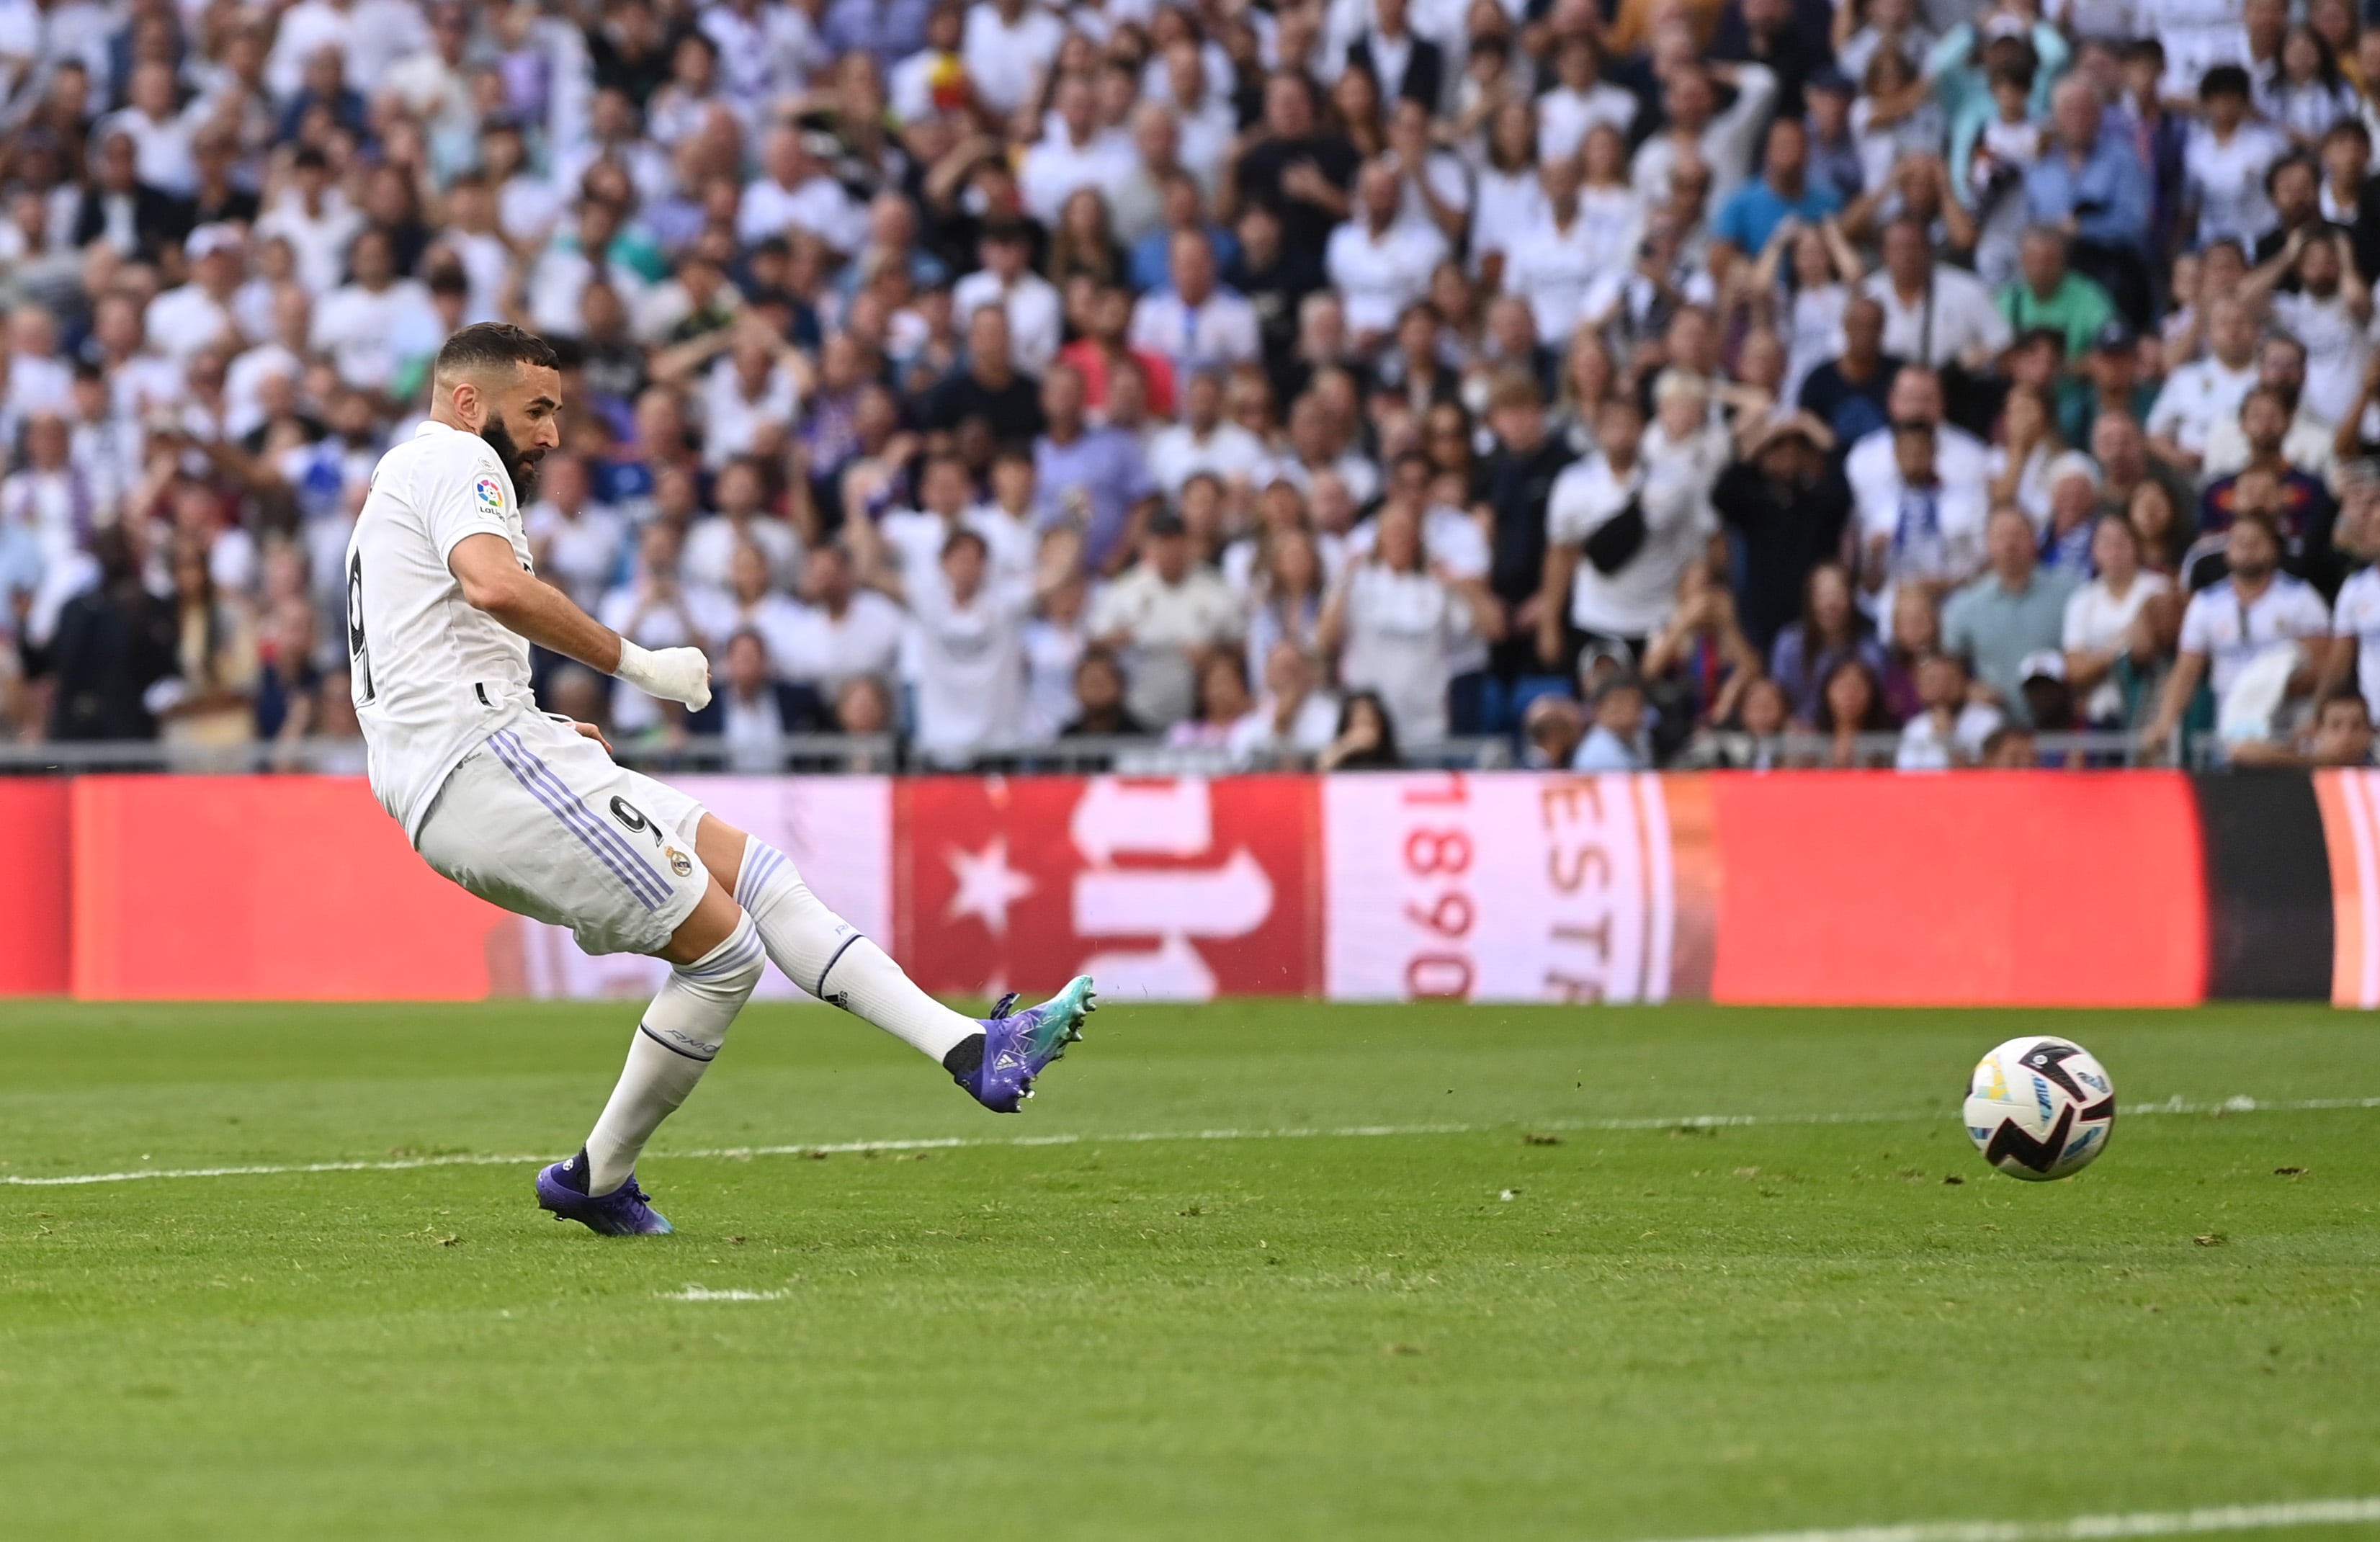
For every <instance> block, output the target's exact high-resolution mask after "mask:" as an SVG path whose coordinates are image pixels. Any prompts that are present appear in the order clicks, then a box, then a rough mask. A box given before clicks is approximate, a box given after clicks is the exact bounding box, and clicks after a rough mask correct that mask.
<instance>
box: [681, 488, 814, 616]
mask: <svg viewBox="0 0 2380 1542" xmlns="http://www.w3.org/2000/svg"><path fill="white" fill-rule="evenodd" d="M764 494H765V488H764V487H763V484H762V482H761V480H760V467H759V464H758V463H756V462H754V461H751V460H749V459H738V460H733V461H730V462H729V463H728V464H727V466H726V467H725V469H723V470H722V471H721V472H720V473H719V480H718V482H717V485H716V486H715V487H714V488H713V489H712V492H711V496H712V498H713V499H714V501H715V502H716V503H717V504H718V505H719V512H718V513H717V514H714V515H712V516H710V517H708V518H705V519H698V520H696V521H695V522H694V528H692V529H690V530H688V531H687V532H686V552H685V555H684V557H683V559H682V561H681V563H680V567H681V570H682V571H683V572H684V574H685V576H686V583H687V585H688V586H689V587H692V588H696V589H727V588H729V587H730V584H731V579H732V565H733V564H734V561H735V549H736V548H737V547H738V546H741V545H743V544H745V543H746V542H747V541H748V542H750V543H751V544H752V545H755V546H758V547H759V549H760V551H761V552H762V554H763V555H765V556H766V557H767V558H768V559H769V567H770V574H771V582H772V583H774V584H776V585H777V586H779V587H780V588H783V587H784V586H786V585H787V584H790V583H791V582H793V581H794V580H795V578H796V577H799V575H800V573H801V565H802V538H801V534H800V532H798V531H797V530H795V528H794V527H793V526H792V525H791V524H789V523H787V522H786V521H784V520H783V519H780V518H778V517H777V516H774V515H772V514H770V513H769V512H768V511H767V510H766V509H764V508H762V507H761V502H762V498H763V496H764Z"/></svg>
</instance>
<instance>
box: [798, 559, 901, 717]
mask: <svg viewBox="0 0 2380 1542" xmlns="http://www.w3.org/2000/svg"><path fill="white" fill-rule="evenodd" d="M802 594H803V597H804V598H805V599H806V600H807V601H808V603H807V605H806V606H805V607H804V608H803V612H802V617H801V624H800V625H798V626H797V627H795V628H794V630H793V634H792V641H791V642H790V643H789V644H788V646H787V648H786V652H785V657H784V658H783V659H781V660H779V661H778V667H779V668H780V669H782V670H783V672H784V673H785V675H786V677H787V678H789V679H794V680H802V681H807V682H808V683H810V684H812V685H815V686H818V688H819V694H820V696H823V697H825V698H828V699H830V700H833V699H839V698H841V697H842V695H843V691H844V686H846V685H848V684H849V683H850V682H852V681H854V680H862V679H877V680H882V679H887V678H889V677H890V676H891V675H892V670H893V666H894V664H895V663H896V662H898V660H899V657H900V652H901V637H902V632H903V630H904V629H905V626H906V625H907V622H906V620H905V618H904V617H903V615H902V613H901V607H900V606H899V605H897V604H895V603H894V602H893V601H891V600H889V599H887V598H885V597H884V596H883V595H881V594H879V593H878V592H877V591H876V590H874V589H863V588H861V587H860V584H859V576H858V574H857V573H856V572H855V571H854V570H853V567H852V563H851V553H849V552H846V551H844V549H843V548H842V547H840V546H835V545H824V546H820V548H819V549H818V550H817V551H815V552H811V553H810V554H809V557H808V560H807V561H806V562H804V563H803V564H802Z"/></svg>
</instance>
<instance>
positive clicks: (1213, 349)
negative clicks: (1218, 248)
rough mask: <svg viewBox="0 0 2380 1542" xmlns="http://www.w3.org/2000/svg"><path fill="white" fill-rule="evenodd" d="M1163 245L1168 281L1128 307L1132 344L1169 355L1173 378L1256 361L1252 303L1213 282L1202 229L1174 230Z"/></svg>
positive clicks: (1210, 247) (1259, 343)
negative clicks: (1165, 287) (1167, 255)
mask: <svg viewBox="0 0 2380 1542" xmlns="http://www.w3.org/2000/svg"><path fill="white" fill-rule="evenodd" d="M1170 251H1171V254H1172V255H1171V265H1172V270H1173V287H1172V289H1170V290H1158V291H1155V292H1153V293H1150V294H1147V295H1144V296H1142V297H1140V300H1139V302H1138V303H1137V304H1135V306H1134V307H1133V311H1132V331H1131V334H1130V341H1131V344H1132V346H1134V347H1135V348H1141V349H1146V350H1147V351H1148V352H1150V353H1154V354H1161V355H1163V356H1164V357H1165V358H1168V359H1170V360H1171V361H1172V365H1173V378H1174V379H1175V380H1177V381H1186V380H1189V379H1190V378H1191V377H1193V376H1194V375H1196V374H1198V373H1200V372H1202V371H1206V370H1228V369H1231V368H1233V366H1235V365H1241V364H1254V363H1255V362H1257V358H1258V357H1259V356H1260V355H1261V352H1262V349H1263V336H1262V334H1261V333H1260V332H1259V331H1258V329H1257V310H1256V307H1255V306H1253V305H1251V304H1249V303H1248V301H1247V299H1246V297H1244V296H1242V295H1241V294H1240V293H1239V292H1238V291H1237V290H1234V289H1227V288H1225V287H1223V286H1222V285H1220V284H1218V283H1217V282H1216V278H1215V247H1214V243H1213V242H1212V241H1210V240H1208V237H1207V233H1206V232H1205V231H1203V230H1180V231H1176V232H1174V234H1173V236H1172V241H1171V243H1170Z"/></svg>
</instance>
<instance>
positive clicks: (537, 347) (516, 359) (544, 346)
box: [437, 322, 561, 375]
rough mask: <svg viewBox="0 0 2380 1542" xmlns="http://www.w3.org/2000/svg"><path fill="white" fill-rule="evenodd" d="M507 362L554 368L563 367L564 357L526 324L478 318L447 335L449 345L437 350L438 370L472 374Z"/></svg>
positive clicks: (548, 368)
mask: <svg viewBox="0 0 2380 1542" xmlns="http://www.w3.org/2000/svg"><path fill="white" fill-rule="evenodd" d="M507 364H512V365H522V364H526V365H528V367H529V368H530V369H533V370H555V369H559V368H561V359H560V356H559V355H557V354H556V353H555V352H554V351H553V344H551V343H549V342H547V341H546V340H545V339H544V338H542V337H540V336H539V335H538V334H536V333H533V332H531V331H529V330H528V328H526V327H516V326H515V325H513V324H512V323H511V322H473V323H472V324H471V325H469V326H467V327H465V328H464V329H463V330H462V331H460V332H458V333H456V334H455V335H454V336H452V337H449V338H448V339H446V346H444V347H442V348H440V349H439V350H438V365H437V372H438V373H439V374H441V375H458V374H471V373H475V372H477V371H480V370H496V369H501V368H503V367H504V366H505V365H507Z"/></svg>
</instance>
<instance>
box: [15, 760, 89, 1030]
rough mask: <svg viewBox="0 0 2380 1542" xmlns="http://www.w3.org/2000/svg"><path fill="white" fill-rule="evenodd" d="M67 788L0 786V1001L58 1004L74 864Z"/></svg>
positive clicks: (38, 783)
mask: <svg viewBox="0 0 2380 1542" xmlns="http://www.w3.org/2000/svg"><path fill="white" fill-rule="evenodd" d="M67 786H68V783H64V782H51V781H44V780H40V779H29V780H23V781H15V780H12V781H6V782H0V996H63V995H65V994H66V991H67V984H68V971H67V948H68V941H67V939H68V937H69V935H70V932H69V928H68V926H67V916H68V909H69V904H70V900H71V896H72V894H73V892H74V879H73V874H74V863H73V855H72V852H71V849H70V847H69V844H68V842H67V829H68V822H67Z"/></svg>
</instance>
